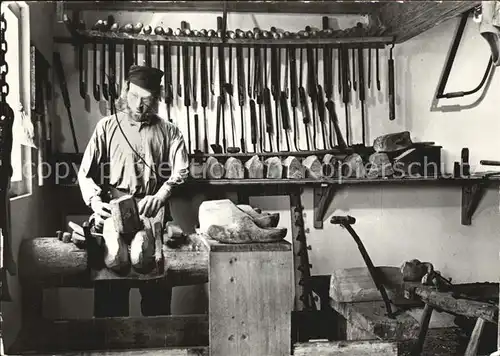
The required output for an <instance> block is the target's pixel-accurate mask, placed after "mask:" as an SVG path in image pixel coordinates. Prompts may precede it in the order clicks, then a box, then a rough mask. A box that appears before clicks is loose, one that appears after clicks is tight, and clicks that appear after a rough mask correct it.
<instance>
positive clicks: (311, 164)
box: [302, 155, 323, 179]
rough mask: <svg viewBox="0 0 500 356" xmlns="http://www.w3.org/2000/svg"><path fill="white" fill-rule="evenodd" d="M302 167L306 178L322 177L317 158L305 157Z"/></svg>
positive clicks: (313, 156)
mask: <svg viewBox="0 0 500 356" xmlns="http://www.w3.org/2000/svg"><path fill="white" fill-rule="evenodd" d="M302 165H303V166H304V167H305V169H306V173H307V177H309V178H314V179H320V178H322V177H323V167H322V166H321V162H320V160H319V159H318V157H317V156H315V155H312V156H307V157H306V158H305V159H304V161H303V162H302Z"/></svg>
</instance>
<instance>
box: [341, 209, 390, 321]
mask: <svg viewBox="0 0 500 356" xmlns="http://www.w3.org/2000/svg"><path fill="white" fill-rule="evenodd" d="M355 222H356V219H355V218H353V217H352V216H334V217H332V219H331V223H332V224H336V225H341V226H342V227H344V228H345V229H346V230H347V231H348V232H349V233H350V234H351V236H352V238H353V239H354V241H355V242H356V244H357V245H358V249H359V252H360V253H361V256H362V257H363V260H364V261H365V264H366V267H367V268H368V271H369V272H370V276H371V277H372V279H373V282H374V283H375V286H376V287H377V289H378V290H379V292H380V295H381V296H382V299H383V301H384V304H385V308H386V310H387V316H388V317H389V318H394V313H393V312H392V307H391V300H390V299H389V296H388V295H387V291H386V290H385V287H384V284H383V283H382V278H381V275H380V273H379V270H378V269H377V268H375V266H374V265H373V262H372V260H371V258H370V255H369V254H368V251H366V248H365V246H364V245H363V242H362V241H361V239H360V238H359V236H358V234H356V231H354V229H353V228H352V226H351V225H352V224H354V223H355Z"/></svg>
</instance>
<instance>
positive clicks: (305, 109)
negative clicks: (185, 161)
mask: <svg viewBox="0 0 500 356" xmlns="http://www.w3.org/2000/svg"><path fill="white" fill-rule="evenodd" d="M302 53H303V49H302V48H301V49H300V61H299V78H300V79H299V101H300V108H301V111H302V122H303V124H304V130H305V135H306V145H307V150H308V151H309V150H310V149H311V144H310V142H309V141H310V132H309V125H310V123H311V112H310V111H309V104H308V103H307V97H306V90H305V89H304V86H303V85H302V84H303V79H302V78H303V74H302V73H303V63H304V62H303V58H302Z"/></svg>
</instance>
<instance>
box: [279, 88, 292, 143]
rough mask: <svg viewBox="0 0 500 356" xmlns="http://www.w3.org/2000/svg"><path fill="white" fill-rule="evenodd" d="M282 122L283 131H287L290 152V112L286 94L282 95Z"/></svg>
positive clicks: (282, 93) (286, 136) (286, 137)
mask: <svg viewBox="0 0 500 356" xmlns="http://www.w3.org/2000/svg"><path fill="white" fill-rule="evenodd" d="M280 107H281V120H283V131H285V139H286V147H287V151H290V114H289V112H288V104H287V102H286V93H285V92H284V91H282V92H281V94H280Z"/></svg>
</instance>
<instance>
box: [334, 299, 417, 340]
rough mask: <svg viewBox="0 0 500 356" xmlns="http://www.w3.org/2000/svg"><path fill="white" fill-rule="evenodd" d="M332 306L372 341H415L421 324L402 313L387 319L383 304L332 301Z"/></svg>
mask: <svg viewBox="0 0 500 356" xmlns="http://www.w3.org/2000/svg"><path fill="white" fill-rule="evenodd" d="M330 306H331V307H332V308H333V309H334V310H336V311H337V312H338V313H340V314H341V315H342V316H343V317H344V318H346V320H347V323H351V324H352V326H354V327H356V328H359V329H362V330H363V331H365V332H367V333H368V334H367V336H370V338H372V339H382V340H414V339H416V338H417V337H418V333H419V329H420V324H419V322H418V321H417V320H416V319H415V318H413V317H412V316H411V315H410V314H408V313H406V312H401V313H398V314H397V315H396V317H395V318H394V319H391V318H389V317H387V316H386V315H385V314H386V312H387V311H386V309H385V305H384V303H383V302H378V301H376V302H361V303H339V302H337V301H335V300H333V299H330Z"/></svg>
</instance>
